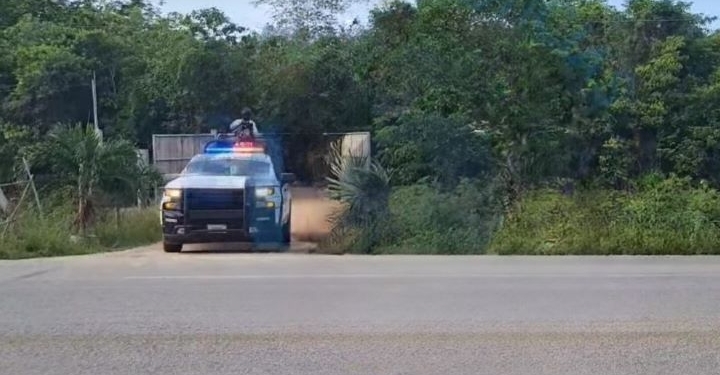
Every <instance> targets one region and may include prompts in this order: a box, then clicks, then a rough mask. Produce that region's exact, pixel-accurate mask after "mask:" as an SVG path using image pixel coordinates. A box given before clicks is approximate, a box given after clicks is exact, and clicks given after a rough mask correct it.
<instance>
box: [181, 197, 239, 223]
mask: <svg viewBox="0 0 720 375" xmlns="http://www.w3.org/2000/svg"><path fill="white" fill-rule="evenodd" d="M185 209H186V211H185V223H186V225H189V226H191V227H194V228H195V229H204V228H205V227H206V226H207V225H208V224H224V225H226V226H227V229H244V225H245V191H244V190H243V189H188V190H186V191H185Z"/></svg>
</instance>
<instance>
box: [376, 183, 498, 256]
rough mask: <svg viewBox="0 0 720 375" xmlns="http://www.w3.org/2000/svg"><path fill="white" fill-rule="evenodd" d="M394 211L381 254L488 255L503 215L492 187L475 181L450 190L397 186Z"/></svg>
mask: <svg viewBox="0 0 720 375" xmlns="http://www.w3.org/2000/svg"><path fill="white" fill-rule="evenodd" d="M390 212H391V220H390V221H389V225H388V226H386V230H385V233H384V237H383V242H382V243H383V245H382V246H381V247H380V248H378V249H376V251H375V252H377V253H417V254H482V253H484V252H485V250H486V248H487V244H488V242H489V241H490V239H491V236H492V233H493V231H494V229H495V227H496V225H497V222H498V218H499V216H498V215H497V213H498V210H497V205H496V204H495V201H494V200H493V199H492V196H491V195H490V193H489V192H488V189H486V188H483V187H482V186H478V183H477V182H473V181H470V180H463V181H462V182H461V183H460V184H459V185H458V186H457V187H456V188H455V189H452V190H450V191H441V190H439V189H437V188H435V187H432V186H427V185H415V186H409V187H402V188H397V189H395V190H394V191H393V193H392V195H391V199H390Z"/></svg>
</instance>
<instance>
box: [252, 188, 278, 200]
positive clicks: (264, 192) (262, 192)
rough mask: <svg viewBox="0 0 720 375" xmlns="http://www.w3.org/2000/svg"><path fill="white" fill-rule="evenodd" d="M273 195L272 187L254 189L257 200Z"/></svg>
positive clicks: (273, 189)
mask: <svg viewBox="0 0 720 375" xmlns="http://www.w3.org/2000/svg"><path fill="white" fill-rule="evenodd" d="M274 194H275V188H272V187H261V188H256V189H255V196H256V197H258V198H265V197H269V196H271V195H274Z"/></svg>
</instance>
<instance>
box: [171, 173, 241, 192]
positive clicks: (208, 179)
mask: <svg viewBox="0 0 720 375" xmlns="http://www.w3.org/2000/svg"><path fill="white" fill-rule="evenodd" d="M247 180H248V178H247V177H245V176H203V175H186V176H180V177H178V178H176V179H174V180H172V181H170V182H168V183H167V185H165V188H166V189H238V188H240V189H242V188H245V183H246V182H247Z"/></svg>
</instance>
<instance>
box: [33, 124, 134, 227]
mask: <svg viewBox="0 0 720 375" xmlns="http://www.w3.org/2000/svg"><path fill="white" fill-rule="evenodd" d="M44 150H45V154H44V155H45V157H46V159H45V162H47V163H49V165H50V168H51V170H52V172H53V174H54V177H55V184H57V185H59V186H74V194H73V197H74V199H75V202H76V205H77V210H76V215H75V221H74V223H75V226H76V227H77V228H78V230H79V231H80V233H81V234H83V235H84V234H86V233H87V229H88V227H89V226H90V225H91V224H92V222H93V219H94V214H95V204H96V203H97V201H98V199H99V198H100V195H101V193H103V192H105V193H108V192H118V191H121V192H126V193H127V192H137V191H138V190H139V189H141V188H142V187H143V186H142V184H143V182H144V178H143V177H145V176H147V174H146V173H145V172H144V171H143V169H142V167H141V166H140V165H139V163H138V156H137V154H136V153H135V148H134V147H133V146H132V144H130V143H129V142H127V141H123V140H110V141H105V142H101V141H100V139H99V137H98V135H97V133H96V132H95V129H94V127H93V126H92V125H86V126H83V125H73V126H68V125H60V126H57V127H56V128H54V129H53V130H52V132H51V133H50V135H49V139H48V141H47V143H46V145H45V147H44ZM120 187H122V188H120ZM119 188H120V189H119Z"/></svg>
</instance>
